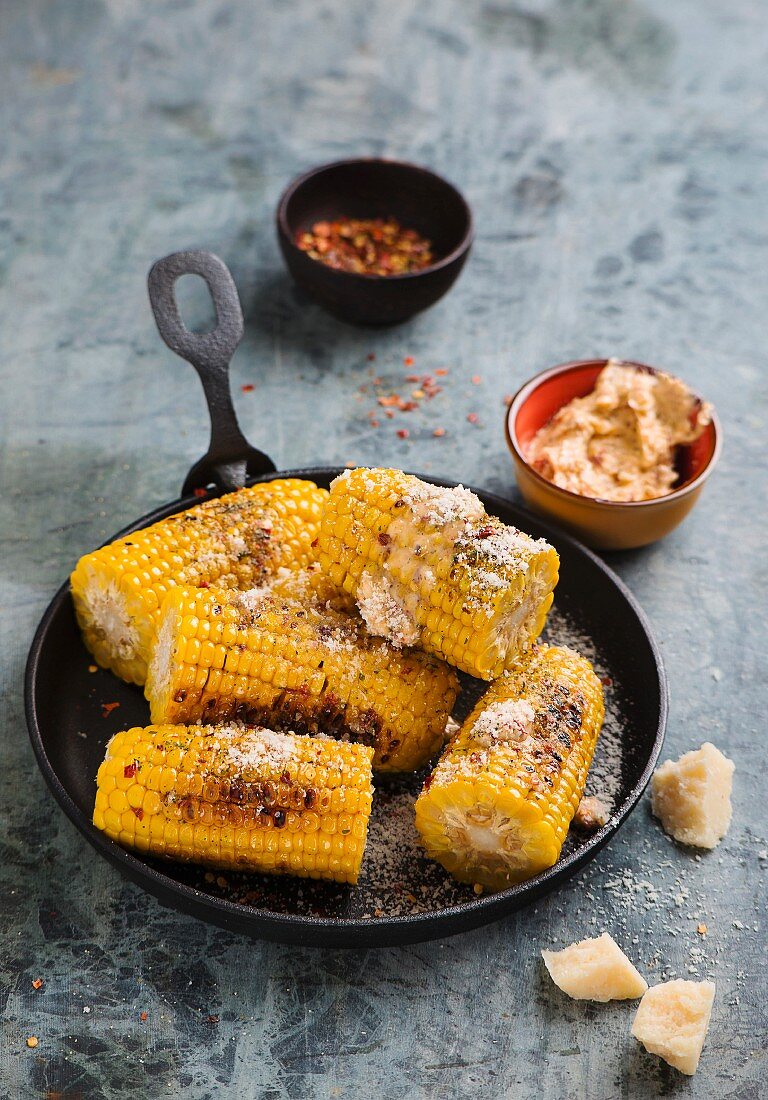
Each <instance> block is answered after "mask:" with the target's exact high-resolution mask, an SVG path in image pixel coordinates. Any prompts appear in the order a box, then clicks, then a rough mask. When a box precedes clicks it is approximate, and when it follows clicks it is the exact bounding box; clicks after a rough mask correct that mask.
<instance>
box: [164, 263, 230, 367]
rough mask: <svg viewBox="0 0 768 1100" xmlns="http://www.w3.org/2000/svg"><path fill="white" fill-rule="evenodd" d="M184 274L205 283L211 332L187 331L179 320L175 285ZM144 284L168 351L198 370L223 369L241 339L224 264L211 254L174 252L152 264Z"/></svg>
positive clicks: (227, 271) (227, 270) (227, 273)
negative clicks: (212, 325) (213, 313)
mask: <svg viewBox="0 0 768 1100" xmlns="http://www.w3.org/2000/svg"><path fill="white" fill-rule="evenodd" d="M184 275H200V276H202V278H203V280H204V281H205V282H206V283H207V284H208V290H209V291H210V295H211V298H212V299H213V307H214V309H215V311H216V327H215V328H214V329H213V330H212V331H211V332H205V333H193V332H190V330H189V329H188V328H186V326H185V325H184V323H183V321H182V320H181V317H180V315H179V307H178V303H177V301H176V283H177V281H178V280H179V279H180V278H181V277H182V276H184ZM147 284H148V290H149V300H150V304H151V306H152V312H153V314H154V316H155V322H156V323H157V327H158V329H159V331H160V335H161V336H162V338H163V340H164V341H165V343H166V344H167V345H168V347H169V348H170V349H171V351H174V352H176V354H177V355H180V356H181V357H182V359H186V360H187V362H189V363H192V364H193V365H194V366H195V367H197V369H198V371H200V370H205V369H221V368H222V367H223V368H226V367H227V366H228V365H229V360H230V359H231V357H232V355H233V354H234V352H235V349H236V348H237V346H238V344H239V343H240V341H241V340H242V337H243V311H242V309H241V308H240V299H239V297H238V294H237V288H236V287H235V283H234V280H233V279H232V276H231V274H230V273H229V269H228V268H227V266H226V264H225V263H224V262H223V261H222V260H220V259H219V257H218V256H214V254H213V253H212V252H202V251H195V252H174V253H172V254H171V255H170V256H165V257H163V259H162V260H158V261H157V263H155V264H153V265H152V268H151V270H150V272H149V277H148V279H147Z"/></svg>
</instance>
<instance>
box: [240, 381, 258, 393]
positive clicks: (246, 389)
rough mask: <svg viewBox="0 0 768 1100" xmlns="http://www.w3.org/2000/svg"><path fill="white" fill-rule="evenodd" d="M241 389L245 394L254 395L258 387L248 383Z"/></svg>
mask: <svg viewBox="0 0 768 1100" xmlns="http://www.w3.org/2000/svg"><path fill="white" fill-rule="evenodd" d="M240 389H241V390H242V391H243V393H253V391H254V390H255V389H256V387H255V386H254V384H253V382H246V383H245V385H244V386H241V387H240Z"/></svg>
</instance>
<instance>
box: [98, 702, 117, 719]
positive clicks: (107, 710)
mask: <svg viewBox="0 0 768 1100" xmlns="http://www.w3.org/2000/svg"><path fill="white" fill-rule="evenodd" d="M119 706H120V704H119V703H102V704H101V717H102V718H109V716H110V714H111V713H112V711H113V710H117V708H118V707H119Z"/></svg>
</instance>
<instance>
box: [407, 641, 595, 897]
mask: <svg viewBox="0 0 768 1100" xmlns="http://www.w3.org/2000/svg"><path fill="white" fill-rule="evenodd" d="M603 714H604V704H603V691H602V687H601V684H600V681H599V680H598V678H597V676H596V675H595V673H594V671H593V669H592V666H591V665H590V663H589V661H587V660H585V658H583V657H580V656H579V655H578V654H577V653H574V652H573V650H570V649H566V648H564V647H560V646H544V645H542V646H534V647H533V649H531V650H530V651H529V652H528V653H527V654H525V655H523V656H522V657H520V658H519V659H518V661H517V662H516V663H515V664H514V666H513V667H512V668H511V669H510V671H509V672H507V673H506V674H505V675H504V676H502V677H501V678H500V679H498V680H496V681H495V683H493V684H492V685H491V686H490V688H489V689H488V690H487V692H486V693H485V695H484V696H483V697H482V698H481V699H480V701H479V702H478V704H477V706H476V707H475V709H474V710H473V711H472V713H471V714H470V716H469V717H468V718H467V720H466V722H465V723H464V725H463V726H462V727H461V729H460V730H459V732H458V733H457V734H456V736H455V738H454V739H453V740H452V741H451V743H450V744H449V745H448V746H447V748H446V750H445V752H444V753H443V755H442V757H441V758H440V762H439V763H438V765H437V767H436V768H435V770H434V772H433V773H432V774H431V775H430V776H429V777H428V779H427V780H426V782H425V784H424V789H423V790H422V792H421V794H420V795H419V798H418V799H417V801H416V828H417V829H418V831H419V833H420V834H421V838H422V842H423V844H424V847H425V848H426V850H427V853H428V854H429V855H430V856H431V857H432V858H433V859H436V860H437V861H438V862H439V863H441V864H442V865H443V867H445V869H446V870H447V871H450V873H451V874H452V875H453V876H454V877H455V878H457V879H459V881H460V882H470V883H480V884H481V885H483V886H487V887H489V888H491V889H493V890H500V889H504V888H505V887H507V886H510V885H512V884H513V883H516V882H520V881H522V880H523V879H527V878H530V877H531V876H532V875H535V874H537V873H538V872H539V871H543V870H544V869H545V868H547V867H551V866H552V865H553V864H554V863H556V861H557V859H558V857H559V855H560V849H561V847H562V844H563V841H564V839H565V835H566V833H567V831H568V826H569V825H570V822H571V819H572V817H573V815H574V813H575V811H576V807H577V806H578V804H579V800H580V798H581V796H582V793H583V791H584V785H585V783H586V779H587V772H588V770H589V766H590V764H591V762H592V757H593V755H594V751H595V744H596V742H597V737H598V734H599V732H600V727H601V726H602V722H603Z"/></svg>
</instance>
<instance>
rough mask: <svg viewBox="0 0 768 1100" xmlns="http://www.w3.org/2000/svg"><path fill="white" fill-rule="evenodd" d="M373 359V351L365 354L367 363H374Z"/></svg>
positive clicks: (374, 354) (374, 353)
mask: <svg viewBox="0 0 768 1100" xmlns="http://www.w3.org/2000/svg"><path fill="white" fill-rule="evenodd" d="M375 358H376V352H374V351H369V352H368V354H367V356H366V359H367V360H368V362H369V363H372V362H373V361H374V359H375Z"/></svg>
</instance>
